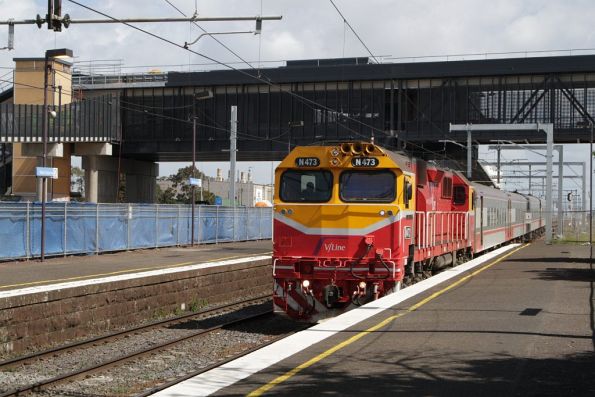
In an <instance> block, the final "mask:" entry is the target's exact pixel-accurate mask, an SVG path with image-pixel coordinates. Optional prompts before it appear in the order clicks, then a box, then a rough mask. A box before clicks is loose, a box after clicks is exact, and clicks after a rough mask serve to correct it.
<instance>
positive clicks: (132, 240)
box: [0, 203, 272, 261]
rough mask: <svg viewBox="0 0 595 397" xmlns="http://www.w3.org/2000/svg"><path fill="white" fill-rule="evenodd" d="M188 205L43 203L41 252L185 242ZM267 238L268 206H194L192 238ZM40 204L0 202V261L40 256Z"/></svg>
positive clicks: (189, 215)
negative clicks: (42, 248)
mask: <svg viewBox="0 0 595 397" xmlns="http://www.w3.org/2000/svg"><path fill="white" fill-rule="evenodd" d="M191 211H192V210H191V206H190V205H153V204H87V203H48V204H47V205H46V243H45V254H46V255H69V254H86V253H101V252H111V251H122V250H130V249H139V248H157V247H169V246H176V245H186V244H190V242H191V241H190V240H191V230H192V223H191V222H192V213H191ZM270 238H272V208H252V207H238V208H230V207H220V206H204V205H200V206H197V207H196V210H195V216H194V241H195V242H197V243H218V242H230V241H247V240H260V239H270ZM40 243H41V204H40V203H0V261H2V260H10V259H18V258H34V257H38V256H40V252H41V249H40Z"/></svg>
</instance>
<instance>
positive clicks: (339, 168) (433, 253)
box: [273, 142, 544, 321]
mask: <svg viewBox="0 0 595 397" xmlns="http://www.w3.org/2000/svg"><path fill="white" fill-rule="evenodd" d="M275 186H276V192H275V202H274V221H273V222H274V224H273V277H274V281H275V283H274V293H273V301H274V306H275V310H276V311H277V312H285V313H287V314H288V315H290V316H291V317H294V318H297V319H302V320H308V321H316V320H319V319H322V318H325V317H330V316H334V315H337V314H339V313H340V312H341V311H343V310H346V309H348V308H349V307H353V306H359V305H362V304H364V303H366V302H368V301H370V300H374V299H377V298H379V297H381V296H384V295H387V294H389V293H392V292H394V291H397V290H399V289H400V288H402V287H403V286H407V285H410V284H412V283H415V282H417V281H420V280H422V279H424V278H427V277H429V276H431V275H432V274H434V273H436V272H439V271H440V270H442V269H444V268H446V267H448V266H455V265H456V264H458V263H460V262H462V261H465V260H468V259H470V258H473V256H474V255H475V254H478V253H480V252H482V251H485V250H488V249H490V248H493V247H496V246H499V245H501V244H504V243H506V242H509V241H515V240H529V239H533V238H535V237H537V236H538V235H540V234H542V233H543V229H544V219H543V216H542V207H543V203H542V201H541V200H539V199H537V198H536V197H533V196H529V195H522V194H518V193H509V192H504V191H501V190H498V189H494V188H490V187H487V186H484V185H481V184H478V183H474V182H471V181H469V180H468V179H467V178H465V176H464V175H462V174H461V173H459V172H457V171H453V170H449V169H444V168H440V167H438V166H436V165H435V164H433V163H431V162H426V161H423V160H420V159H415V158H412V157H408V156H406V155H405V154H402V153H396V152H392V151H389V150H386V149H383V148H381V147H379V146H377V145H374V144H373V143H366V142H344V143H340V144H336V145H325V146H301V147H297V148H295V149H294V150H293V151H292V152H291V153H290V154H289V155H288V156H287V157H286V158H285V159H284V160H283V161H282V162H281V164H280V165H279V167H277V169H276V173H275Z"/></svg>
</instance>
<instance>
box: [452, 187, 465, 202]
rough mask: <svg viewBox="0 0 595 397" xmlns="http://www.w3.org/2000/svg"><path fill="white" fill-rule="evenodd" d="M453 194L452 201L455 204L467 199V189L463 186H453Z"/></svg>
mask: <svg viewBox="0 0 595 397" xmlns="http://www.w3.org/2000/svg"><path fill="white" fill-rule="evenodd" d="M453 196H454V197H453V201H454V203H455V204H456V205H462V204H465V202H466V201H467V191H466V190H465V186H455V187H454V190H453Z"/></svg>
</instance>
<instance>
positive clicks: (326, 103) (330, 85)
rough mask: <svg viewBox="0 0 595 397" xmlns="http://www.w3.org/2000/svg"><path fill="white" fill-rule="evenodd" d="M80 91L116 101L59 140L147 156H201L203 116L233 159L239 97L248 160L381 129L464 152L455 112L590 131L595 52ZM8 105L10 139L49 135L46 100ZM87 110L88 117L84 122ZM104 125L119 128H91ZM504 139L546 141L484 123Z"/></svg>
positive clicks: (114, 83)
mask: <svg viewBox="0 0 595 397" xmlns="http://www.w3.org/2000/svg"><path fill="white" fill-rule="evenodd" d="M17 88H18V87H16V86H15V89H17ZM206 90H208V91H210V92H211V93H212V96H211V97H210V98H207V99H201V100H197V99H196V97H195V95H196V93H199V92H204V91H206ZM72 92H73V96H74V98H75V99H76V100H77V101H78V102H75V105H74V106H75V107H76V106H85V105H83V104H87V105H86V106H87V108H88V109H91V108H94V107H93V106H92V105H90V104H91V103H102V101H105V104H107V107H108V108H109V109H110V111H109V112H107V113H102V112H101V111H96V110H93V111H90V113H85V111H78V112H76V111H74V112H73V111H70V112H66V111H63V112H62V116H61V117H62V119H61V121H60V123H62V122H63V123H65V124H64V125H68V126H72V125H74V126H75V128H74V129H72V130H68V133H66V130H62V129H60V128H59V129H58V133H57V134H54V137H55V139H56V142H64V143H69V142H76V140H77V139H82V138H84V137H87V139H91V140H90V141H89V142H96V141H97V142H106V143H110V144H113V148H114V154H116V155H118V156H119V157H120V158H124V159H131V160H134V161H138V162H146V163H153V162H156V161H189V160H190V159H191V153H192V143H191V142H192V122H191V118H192V117H194V116H196V117H197V120H198V133H197V146H196V149H197V158H199V159H200V160H201V161H216V160H227V159H228V158H229V153H228V152H227V150H228V149H229V139H230V134H229V120H230V107H231V106H233V105H235V106H237V107H238V118H239V125H238V153H237V158H238V160H249V161H258V160H279V159H281V158H282V157H283V156H284V155H285V154H286V153H287V151H288V149H289V148H290V147H292V146H295V145H300V144H311V143H312V142H315V141H336V140H345V139H365V140H368V139H370V138H371V137H374V139H375V141H376V142H378V143H379V144H382V145H385V146H388V147H393V148H404V149H405V150H407V151H410V152H413V153H414V154H416V155H420V156H423V157H425V158H438V159H440V158H444V157H446V158H447V160H448V161H450V163H451V164H454V163H456V162H457V161H461V160H463V159H464V158H465V155H464V152H463V151H462V150H463V149H460V148H459V147H458V146H456V145H453V144H451V143H440V142H439V141H459V142H464V141H465V140H466V136H465V133H464V132H463V133H450V132H449V131H448V125H449V123H459V124H460V123H474V124H479V123H481V124H485V123H491V124H494V123H553V124H554V140H555V142H556V143H577V142H587V141H588V140H589V137H590V131H589V125H590V123H591V122H592V121H593V116H592V115H593V114H594V113H595V55H577V56H559V57H533V58H531V57H528V58H509V59H485V60H468V61H450V62H411V63H382V64H375V63H370V62H369V61H368V59H367V58H349V59H328V60H302V61H288V62H287V63H286V65H284V66H282V67H277V68H268V69H260V70H255V69H245V70H213V71H206V72H168V73H157V74H144V75H142V74H138V75H120V74H118V75H85V74H76V73H75V74H74V75H73V77H72ZM102 98H104V99H102ZM106 98H108V99H106ZM109 98H111V99H109ZM2 106H4V107H3V108H2V112H1V113H0V143H1V142H4V143H13V142H23V139H24V140H25V141H26V140H27V139H35V138H36V139H38V137H39V124H35V121H36V120H38V119H39V110H38V109H33V108H27V106H29V105H26V104H20V105H14V106H11V105H10V104H9V105H2ZM81 109H82V108H81ZM94 109H95V108H94ZM81 114H83V115H86V116H83V119H84V120H86V121H84V122H79V123H78V124H77V122H76V120H77V117H79V118H80V117H81ZM108 114H109V115H112V116H108ZM114 114H117V119H115V118H114V117H113V115H114ZM85 117H86V118H85ZM107 117H112V118H111V119H109V120H112V121H115V120H117V122H115V123H113V124H112V122H110V121H109V120H108V118H107ZM79 120H82V119H79ZM85 123H86V124H85ZM94 123H95V124H94ZM15 125H16V126H18V128H16V129H15V128H12V129H11V126H15ZM92 125H97V126H98V128H108V129H109V127H111V126H113V127H114V130H112V131H111V132H109V133H104V134H101V133H90V128H91V126H92ZM77 128H78V129H77ZM36 134H37V135H36ZM99 135H101V136H102V139H97V138H98V137H99ZM71 138H72V139H73V141H69V139H71ZM19 139H20V140H19ZM93 139H95V140H93ZM494 139H506V140H511V141H523V142H531V143H537V142H543V136H542V134H540V133H538V132H535V133H531V132H527V131H518V132H514V131H513V132H510V133H507V134H506V137H502V133H501V132H496V131H482V132H480V133H474V135H473V140H474V141H475V142H476V143H481V144H487V143H489V142H490V141H491V140H494ZM0 157H1V156H0ZM462 162H463V163H464V160H463V161H462ZM112 168H113V167H112ZM479 178H481V177H479Z"/></svg>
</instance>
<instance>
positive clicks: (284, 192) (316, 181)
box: [279, 170, 333, 203]
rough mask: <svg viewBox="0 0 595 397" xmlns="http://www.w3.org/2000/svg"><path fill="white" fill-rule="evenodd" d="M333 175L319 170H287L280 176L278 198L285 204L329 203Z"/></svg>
mask: <svg viewBox="0 0 595 397" xmlns="http://www.w3.org/2000/svg"><path fill="white" fill-rule="evenodd" d="M332 189H333V174H331V173H330V172H329V171H319V170H311V171H310V170H288V171H285V172H284V173H283V175H281V188H280V192H279V197H280V198H281V200H282V201H285V202H289V203H291V202H310V203H322V202H326V201H329V200H330V198H331V194H332V191H333V190H332Z"/></svg>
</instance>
